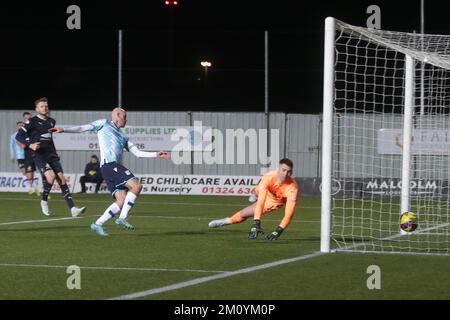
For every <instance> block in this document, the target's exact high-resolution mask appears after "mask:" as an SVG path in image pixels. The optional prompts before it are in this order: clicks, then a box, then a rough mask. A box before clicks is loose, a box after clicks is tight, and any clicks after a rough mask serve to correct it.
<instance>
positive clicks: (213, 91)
mask: <svg viewBox="0 0 450 320" xmlns="http://www.w3.org/2000/svg"><path fill="white" fill-rule="evenodd" d="M179 1H180V5H179V7H178V8H177V9H175V10H173V11H172V12H170V11H169V10H168V9H167V8H166V7H165V6H164V5H163V1H162V0H147V1H133V0H129V1H118V2H111V1H70V2H68V1H39V2H37V1H33V2H31V1H30V2H29V3H28V2H17V1H16V2H15V4H14V5H13V4H11V2H9V3H8V4H6V3H2V4H0V14H1V17H2V18H1V19H0V35H1V43H2V44H1V47H0V48H1V50H0V108H32V102H33V100H34V99H35V98H37V97H40V96H47V97H48V98H49V99H50V106H51V108H53V109H70V110H80V109H110V108H111V107H113V106H114V105H115V104H116V103H117V30H118V29H119V28H122V29H123V30H124V44H123V46H124V47H123V50H124V51H123V52H124V56H123V67H124V71H123V101H124V103H123V105H124V107H125V108H127V109H128V110H149V111H153V110H193V111H200V110H202V111H213V110H217V111H219V110H220V111H238V110H239V111H263V110H264V30H268V31H269V42H270V47H269V66H270V70H269V72H270V73H269V86H270V87H269V88H270V91H269V95H270V99H269V102H270V109H271V110H272V111H283V112H296V113H318V112H320V110H321V103H322V59H323V56H322V50H323V48H322V44H323V20H324V19H325V17H327V16H334V17H336V18H338V19H340V20H343V21H345V22H348V23H350V24H354V25H361V26H365V23H366V19H367V17H368V14H366V8H367V7H368V6H369V5H371V4H377V5H379V6H380V8H381V24H382V28H383V29H390V30H398V31H408V32H412V31H413V30H419V29H420V0H414V1H336V0H335V1H331V0H326V1H319V0H317V1H291V0H286V1H274V0H272V1H242V0H241V1H230V0H228V1H216V0H209V1H203V0H179ZM426 2H427V3H426V31H427V32H428V33H443V34H450V23H449V19H448V17H447V13H448V10H446V8H447V6H448V5H447V4H446V2H444V1H436V0H434V1H430V0H428V1H426ZM70 4H77V5H79V6H80V7H81V24H82V29H81V31H70V30H68V29H67V28H66V19H67V17H68V14H66V8H67V6H68V5H70ZM202 59H209V60H211V61H212V62H213V67H212V68H211V69H210V71H209V72H208V77H207V81H204V80H205V79H204V72H203V69H202V68H201V66H200V61H201V60H202Z"/></svg>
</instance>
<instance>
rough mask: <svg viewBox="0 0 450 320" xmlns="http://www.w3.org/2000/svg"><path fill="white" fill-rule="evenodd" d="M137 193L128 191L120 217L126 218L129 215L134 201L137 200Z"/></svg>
mask: <svg viewBox="0 0 450 320" xmlns="http://www.w3.org/2000/svg"><path fill="white" fill-rule="evenodd" d="M136 198H137V195H135V194H134V193H133V192H131V191H128V192H127V196H126V197H125V201H124V204H123V208H122V211H120V216H119V218H120V219H126V218H127V216H128V212H129V211H130V210H131V208H133V206H134V203H135V202H136Z"/></svg>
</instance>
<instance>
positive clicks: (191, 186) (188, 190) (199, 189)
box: [137, 174, 261, 196]
mask: <svg viewBox="0 0 450 320" xmlns="http://www.w3.org/2000/svg"><path fill="white" fill-rule="evenodd" d="M137 177H138V178H139V181H140V182H141V183H142V185H143V188H142V193H143V194H179V195H188V194H192V195H221V196H249V195H251V194H252V193H254V192H255V186H256V184H257V183H258V181H259V180H260V179H261V177H260V176H203V175H184V176H183V175H152V174H150V175H137Z"/></svg>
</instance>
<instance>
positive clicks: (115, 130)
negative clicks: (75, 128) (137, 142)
mask: <svg viewBox="0 0 450 320" xmlns="http://www.w3.org/2000/svg"><path fill="white" fill-rule="evenodd" d="M90 125H91V126H93V127H94V128H93V129H92V131H94V132H96V133H97V137H98V144H99V146H100V157H101V160H100V165H101V166H102V165H104V164H105V163H109V162H117V163H121V162H122V154H123V150H124V149H125V150H127V151H130V148H131V147H132V146H133V145H134V144H133V143H132V142H130V141H128V135H127V134H125V133H123V132H122V131H121V130H120V128H119V127H117V126H116V124H115V123H114V122H112V121H111V120H107V119H101V120H97V121H94V122H91V123H90Z"/></svg>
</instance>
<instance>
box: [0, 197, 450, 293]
mask: <svg viewBox="0 0 450 320" xmlns="http://www.w3.org/2000/svg"><path fill="white" fill-rule="evenodd" d="M74 198H75V201H76V204H77V205H78V206H87V208H88V209H87V211H86V213H85V214H84V216H83V217H81V218H76V219H72V218H70V215H69V212H68V210H67V207H66V205H65V203H64V201H63V199H62V197H61V195H60V194H52V199H51V200H50V209H51V210H52V212H53V215H52V217H45V216H44V215H42V213H41V212H40V206H39V198H37V197H36V196H29V195H27V194H18V193H2V194H0V203H1V206H0V243H1V245H0V299H109V298H117V297H120V296H123V295H128V294H133V293H138V292H149V294H146V295H143V296H138V297H137V298H138V299H194V300H196V299H199V300H211V299H250V300H269V299H274V300H277V299H289V300H291V299H293V300H297V299H450V291H449V290H448V286H447V284H448V283H450V272H449V270H450V257H447V256H423V255H388V254H357V253H332V254H323V255H320V254H319V255H316V253H317V252H318V251H319V248H320V199H319V198H301V199H300V201H299V205H298V207H297V209H296V215H295V217H294V220H293V222H292V223H291V225H290V226H289V227H288V228H287V229H286V231H285V232H284V233H283V235H282V236H281V237H280V239H279V240H278V241H275V242H269V241H267V240H265V238H264V237H261V238H258V239H256V240H253V241H251V240H248V239H247V233H248V231H249V229H250V222H249V221H246V222H244V223H241V224H239V225H234V226H226V227H224V228H221V229H209V228H208V222H209V221H210V220H212V219H215V218H222V217H225V216H229V215H230V214H232V213H234V212H236V211H238V210H239V209H240V208H242V207H244V206H246V205H248V204H249V202H248V201H247V199H246V198H245V197H213V196H210V197H201V196H142V197H141V198H139V200H138V202H137V203H136V205H135V207H134V208H133V210H132V212H131V214H130V218H129V221H130V222H131V223H132V224H133V225H135V227H136V229H135V230H134V231H127V230H123V229H120V228H119V227H117V226H116V225H115V224H114V223H113V220H110V221H108V223H107V225H106V226H107V231H108V232H109V233H110V236H109V237H104V238H102V237H99V236H97V235H96V234H94V233H93V232H92V231H91V230H90V229H89V225H90V223H91V222H92V221H94V220H95V219H96V217H97V216H98V215H100V214H101V213H102V212H103V211H104V210H105V208H106V206H107V205H108V204H109V203H111V202H112V199H111V197H110V196H109V195H75V196H74ZM282 215H283V210H279V211H277V212H274V213H272V214H271V215H268V216H265V217H264V218H263V221H262V225H263V228H264V230H265V231H266V232H269V231H272V230H273V229H274V228H275V227H276V226H277V225H278V223H279V222H280V221H281V219H282ZM303 256H305V257H304V258H299V259H298V260H296V261H294V262H290V263H285V264H281V265H275V266H270V267H268V268H264V269H259V270H255V269H250V271H249V272H246V273H244V272H237V273H229V272H233V271H237V270H241V271H242V270H243V269H245V268H251V267H255V266H260V265H264V264H267V263H272V262H277V261H282V260H284V259H288V258H297V257H303ZM70 265H77V266H79V267H80V270H81V289H79V290H78V289H74V290H69V289H68V288H67V279H68V278H69V277H70V275H71V274H68V273H67V266H70ZM370 265H378V266H379V267H380V269H381V289H380V290H369V289H368V288H367V285H366V283H367V279H368V277H369V276H370V274H367V267H368V266H370ZM227 272H228V273H227ZM221 275H224V277H221ZM215 276H218V278H214V277H215ZM206 277H212V278H211V279H210V280H209V281H204V282H202V283H199V284H191V285H190V284H189V283H188V282H187V281H190V280H195V279H206ZM208 279H209V278H208ZM169 286H172V287H169ZM158 288H163V289H162V290H161V292H158V291H157V290H153V291H149V290H152V289H158Z"/></svg>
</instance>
